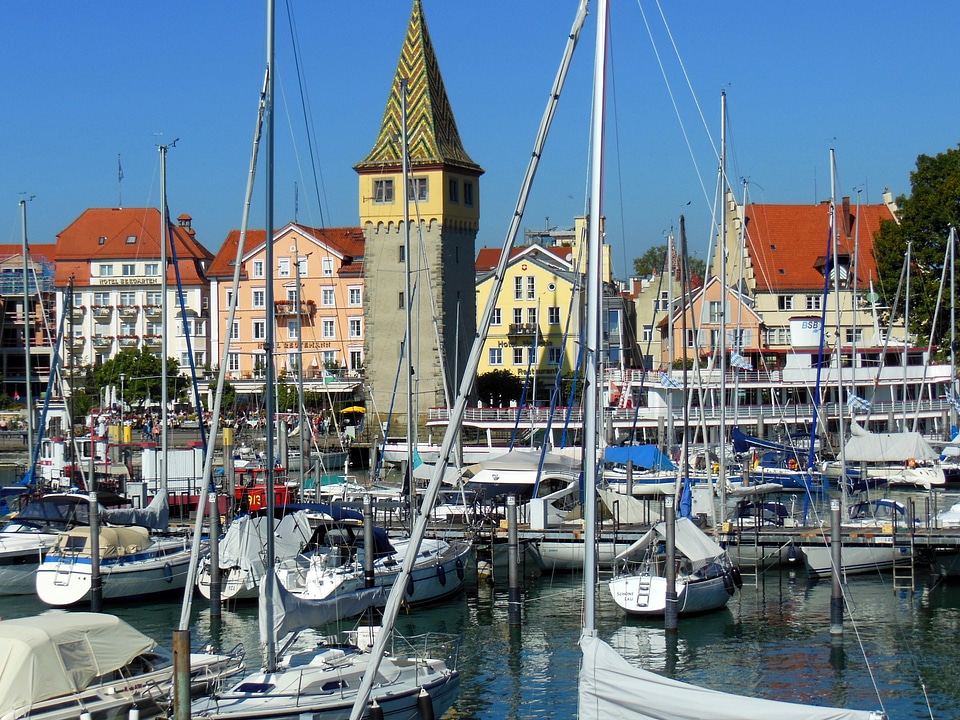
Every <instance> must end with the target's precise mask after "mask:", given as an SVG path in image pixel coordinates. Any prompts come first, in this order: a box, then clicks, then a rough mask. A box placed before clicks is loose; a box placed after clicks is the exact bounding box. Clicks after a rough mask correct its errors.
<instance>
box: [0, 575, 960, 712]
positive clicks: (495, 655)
mask: <svg viewBox="0 0 960 720" xmlns="http://www.w3.org/2000/svg"><path fill="white" fill-rule="evenodd" d="M847 591H848V607H849V611H850V612H849V616H850V618H848V619H847V621H846V623H845V626H844V627H845V634H844V636H843V638H842V641H841V642H840V643H839V644H836V643H833V642H832V641H831V638H830V634H829V617H830V610H829V608H830V602H829V601H830V585H829V583H823V582H821V583H816V584H811V583H808V582H807V579H806V577H805V575H804V574H803V572H802V570H801V571H799V572H798V573H796V574H794V573H791V572H788V571H782V572H768V573H767V574H766V575H765V576H763V577H762V578H761V580H760V582H759V584H758V585H757V586H750V585H747V586H745V587H744V588H743V590H742V591H741V592H739V593H738V594H737V595H736V596H735V597H734V598H733V599H732V600H731V602H730V604H729V605H728V607H727V608H726V609H724V610H722V611H719V612H715V613H710V614H707V615H703V616H700V617H695V618H689V619H688V618H681V623H680V628H679V631H678V632H677V633H676V635H675V636H668V635H667V634H666V633H665V632H664V630H663V625H662V622H658V621H642V620H637V619H630V618H626V617H624V616H623V615H622V614H621V613H620V611H619V610H618V609H617V607H616V606H615V605H614V603H613V601H612V600H611V599H610V597H609V593H608V591H607V589H606V583H605V582H601V585H600V588H599V592H598V596H599V598H600V606H599V608H598V613H597V623H598V630H599V633H600V635H601V637H603V638H604V639H605V640H607V641H608V642H610V643H611V644H612V645H613V646H614V647H616V648H617V649H618V650H619V651H620V653H621V654H622V655H623V656H624V657H626V658H627V659H628V660H629V661H630V662H632V663H635V664H638V665H642V666H644V667H646V668H648V669H651V670H654V671H656V672H660V673H664V674H667V675H670V676H672V677H675V678H677V679H680V680H684V681H687V682H693V683H698V684H702V685H706V686H710V687H714V688H718V689H723V690H726V691H729V692H734V693H741V694H746V695H758V696H764V697H770V698H776V699H781V700H791V701H800V702H811V703H818V704H830V705H842V706H848V707H857V708H861V709H880V708H881V707H882V708H883V709H884V710H885V711H886V712H887V716H888V717H889V718H890V719H891V720H894V719H900V720H906V719H911V720H912V719H914V718H931V717H933V718H955V717H960V680H958V677H957V672H956V668H957V667H960V584H957V583H954V584H939V585H936V586H933V587H924V588H923V589H921V590H919V591H918V592H917V593H915V594H913V595H910V594H901V595H898V594H896V593H894V591H893V589H892V587H891V586H890V577H889V575H888V576H882V575H881V576H874V577H866V578H864V577H859V578H851V580H850V583H849V585H848V586H847ZM582 597H583V589H582V585H581V578H580V577H579V576H577V575H572V576H571V575H557V576H554V577H549V576H545V577H542V578H540V579H539V580H536V581H529V582H528V583H527V584H526V585H525V586H524V609H523V614H522V620H523V625H522V626H521V627H517V628H513V627H510V626H509V624H508V621H507V604H506V600H507V592H506V588H505V587H504V588H500V587H497V588H490V587H487V586H485V585H481V586H480V587H475V588H471V589H470V591H469V592H467V593H466V594H464V595H462V596H460V597H458V598H455V599H453V600H450V601H448V602H446V603H444V604H442V605H439V606H436V607H433V608H423V609H416V610H411V611H410V612H409V613H406V614H402V615H401V617H400V619H399V623H398V630H399V631H400V632H401V633H404V634H408V635H413V634H417V633H420V632H425V631H428V630H433V631H442V632H454V633H459V634H460V635H461V638H462V639H461V649H460V651H461V655H460V670H461V673H462V678H463V682H462V690H461V694H460V698H459V700H458V702H457V704H456V706H455V708H454V709H453V710H451V712H450V713H449V714H448V715H447V716H446V717H448V718H460V719H462V720H480V719H484V720H486V719H489V720H493V719H500V718H516V719H518V720H519V719H524V718H572V717H575V716H576V709H577V703H576V696H577V690H576V685H577V672H578V663H579V658H580V654H579V650H578V648H577V638H578V636H579V630H580V615H581V607H582ZM44 609H45V608H44V607H43V606H42V604H41V603H40V602H39V601H38V600H37V599H36V598H33V597H2V598H0V615H2V616H3V617H18V616H25V615H31V614H35V613H38V612H42V611H43V610H44ZM106 611H108V612H113V613H115V614H117V615H119V616H121V617H123V618H124V619H126V620H128V621H129V622H131V623H132V624H133V625H134V626H136V627H138V628H139V629H141V630H142V631H143V632H145V633H147V634H148V635H150V636H152V637H154V638H156V639H157V640H158V641H159V642H161V643H162V644H165V645H167V646H170V644H171V631H172V629H173V628H174V627H175V626H176V624H177V622H178V621H179V616H180V605H179V601H178V600H177V599H176V598H169V599H167V600H165V601H160V602H151V603H143V604H137V605H124V606H112V605H108V606H107V607H106ZM193 618H194V621H193V628H192V642H193V643H194V645H196V646H199V645H202V644H204V643H208V642H214V643H219V645H220V647H221V648H223V649H230V648H231V647H233V645H235V644H236V643H237V642H243V643H244V645H245V647H246V649H247V653H248V666H249V667H257V666H258V665H259V662H260V657H261V656H260V651H259V648H258V641H257V623H256V606H255V605H245V606H240V607H233V608H230V609H229V610H225V611H224V613H223V619H222V626H221V629H220V632H219V634H218V635H217V636H214V634H212V632H211V623H210V615H209V610H208V608H207V606H206V604H205V601H203V600H202V598H196V599H195V600H194V609H193ZM864 658H866V661H867V662H865V660H864ZM868 663H869V664H868ZM928 703H929V705H928Z"/></svg>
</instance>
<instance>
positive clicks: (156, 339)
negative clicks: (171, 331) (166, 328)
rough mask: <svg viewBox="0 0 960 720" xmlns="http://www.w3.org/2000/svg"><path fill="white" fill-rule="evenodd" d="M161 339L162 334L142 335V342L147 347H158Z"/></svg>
mask: <svg viewBox="0 0 960 720" xmlns="http://www.w3.org/2000/svg"><path fill="white" fill-rule="evenodd" d="M162 341H163V335H144V336H143V344H144V345H146V346H147V347H151V348H158V347H160V344H161V343H162Z"/></svg>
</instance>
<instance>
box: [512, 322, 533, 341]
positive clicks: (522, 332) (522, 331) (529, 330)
mask: <svg viewBox="0 0 960 720" xmlns="http://www.w3.org/2000/svg"><path fill="white" fill-rule="evenodd" d="M508 335H510V336H512V337H525V338H526V337H529V338H537V337H540V326H539V325H537V323H510V331H509V332H508Z"/></svg>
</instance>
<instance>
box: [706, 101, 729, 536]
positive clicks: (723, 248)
mask: <svg viewBox="0 0 960 720" xmlns="http://www.w3.org/2000/svg"><path fill="white" fill-rule="evenodd" d="M720 196H721V199H722V202H721V204H720V447H719V455H720V477H718V478H717V484H718V485H719V486H720V487H719V490H720V521H721V522H722V521H723V519H724V514H725V512H726V507H727V92H726V91H725V90H722V91H720ZM707 462H708V463H709V457H708V458H707ZM718 525H719V523H714V527H715V528H716V527H718Z"/></svg>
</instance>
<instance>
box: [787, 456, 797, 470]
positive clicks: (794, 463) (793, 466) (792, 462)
mask: <svg viewBox="0 0 960 720" xmlns="http://www.w3.org/2000/svg"><path fill="white" fill-rule="evenodd" d="M787 467H788V468H790V469H791V470H796V469H797V461H796V458H790V459H789V460H788V461H787Z"/></svg>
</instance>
